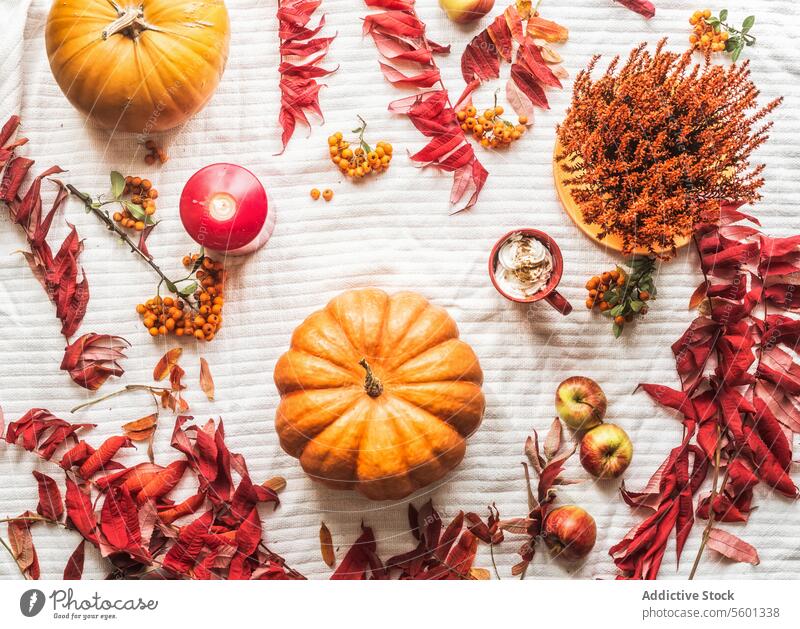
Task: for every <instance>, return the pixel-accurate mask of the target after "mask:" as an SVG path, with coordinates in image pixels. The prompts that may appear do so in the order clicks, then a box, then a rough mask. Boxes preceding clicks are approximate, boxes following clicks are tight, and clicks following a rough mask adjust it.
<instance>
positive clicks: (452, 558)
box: [320, 501, 503, 580]
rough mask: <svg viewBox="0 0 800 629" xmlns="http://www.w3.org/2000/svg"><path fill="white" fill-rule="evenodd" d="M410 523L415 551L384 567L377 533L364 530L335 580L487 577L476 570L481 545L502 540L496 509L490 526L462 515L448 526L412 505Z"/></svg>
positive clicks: (433, 511)
mask: <svg viewBox="0 0 800 629" xmlns="http://www.w3.org/2000/svg"><path fill="white" fill-rule="evenodd" d="M408 520H409V525H410V527H411V534H412V535H413V536H414V539H415V540H416V541H417V545H416V547H415V548H414V549H413V550H410V551H409V552H407V553H403V554H401V555H396V556H394V557H391V558H390V559H389V560H388V561H385V562H384V561H382V560H381V559H380V557H379V556H378V554H377V543H376V542H375V535H374V533H373V531H372V529H371V528H370V527H368V526H363V525H362V533H361V536H360V537H359V538H358V539H357V540H356V542H355V543H354V544H353V546H352V547H351V548H350V549H349V550H348V551H347V554H346V555H345V556H344V558H343V559H342V561H341V563H340V564H339V567H338V568H337V569H336V571H335V572H334V573H333V575H332V576H331V579H334V580H342V579H352V580H363V579H391V578H397V579H413V580H424V579H444V580H452V579H455V580H461V579H476V578H486V576H485V572H486V571H485V570H482V569H478V568H473V563H474V562H475V555H476V553H477V550H478V542H479V541H483V542H485V543H487V544H490V545H495V544H499V543H500V542H502V541H503V533H502V531H501V530H500V529H499V526H498V523H499V520H498V514H497V512H496V511H495V510H492V509H490V512H489V517H488V520H487V521H486V522H484V521H483V520H482V519H481V518H480V516H478V515H477V514H475V513H464V512H463V511H459V513H458V514H457V515H456V517H454V518H453V520H452V521H451V522H450V524H448V525H447V527H445V526H444V524H443V522H442V519H441V517H440V516H439V513H438V512H437V511H436V509H434V508H433V504H432V503H431V502H430V501H428V502H426V503H425V504H424V505H423V506H422V508H420V509H419V510H417V509H416V508H415V507H414V505H413V504H410V503H409V505H408ZM326 528H327V527H326ZM320 536H322V533H321V534H320ZM323 548H324V546H323ZM329 565H330V564H329ZM476 571H477V572H476Z"/></svg>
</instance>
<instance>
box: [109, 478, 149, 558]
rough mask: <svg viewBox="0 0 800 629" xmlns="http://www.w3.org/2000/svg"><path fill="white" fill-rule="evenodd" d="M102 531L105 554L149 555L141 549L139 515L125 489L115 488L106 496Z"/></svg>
mask: <svg viewBox="0 0 800 629" xmlns="http://www.w3.org/2000/svg"><path fill="white" fill-rule="evenodd" d="M99 524H100V531H101V533H102V534H103V542H104V544H103V545H102V546H106V545H107V547H106V549H105V550H104V552H103V554H104V555H108V554H113V553H116V552H125V553H129V554H130V555H131V556H133V557H137V558H139V557H143V556H146V555H147V553H146V551H144V550H143V549H142V548H141V542H142V536H141V531H140V530H139V514H138V510H137V507H136V504H135V503H134V501H133V498H131V494H130V492H129V491H128V490H127V489H126V488H125V487H124V486H122V487H115V488H113V489H112V490H111V491H109V492H108V493H107V494H106V499H105V502H104V503H103V508H102V510H101V511H100V522H99Z"/></svg>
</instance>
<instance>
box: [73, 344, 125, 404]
mask: <svg viewBox="0 0 800 629" xmlns="http://www.w3.org/2000/svg"><path fill="white" fill-rule="evenodd" d="M129 346H130V344H129V343H128V341H126V340H125V339H123V338H122V337H119V336H111V335H109V334H94V333H90V334H84V335H83V336H82V337H80V338H79V339H78V340H76V341H75V342H74V343H71V344H69V345H67V348H66V350H65V351H64V358H63V360H62V361H61V369H62V370H63V371H67V372H69V375H70V378H72V380H73V381H74V382H75V383H76V384H78V385H80V386H82V387H83V388H85V389H89V390H90V391H96V390H97V389H99V388H100V387H101V386H102V385H103V383H104V382H105V381H106V380H108V378H109V377H110V376H116V377H119V376H121V375H122V374H123V373H125V370H124V369H123V368H122V367H121V366H120V364H119V362H118V361H119V360H121V359H123V358H125V354H124V353H123V350H124V349H125V348H126V347H129Z"/></svg>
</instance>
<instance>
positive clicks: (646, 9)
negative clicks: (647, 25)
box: [616, 0, 656, 20]
mask: <svg viewBox="0 0 800 629" xmlns="http://www.w3.org/2000/svg"><path fill="white" fill-rule="evenodd" d="M616 1H617V2H619V3H620V4H621V5H622V6H624V7H627V8H629V9H630V10H631V11H635V12H636V13H638V14H639V15H642V16H644V17H645V18H647V19H648V20H649V19H650V18H651V17H653V16H654V15H655V14H656V8H655V7H654V6H653V3H652V2H650V1H649V0H616Z"/></svg>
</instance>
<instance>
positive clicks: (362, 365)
mask: <svg viewBox="0 0 800 629" xmlns="http://www.w3.org/2000/svg"><path fill="white" fill-rule="evenodd" d="M482 382H483V372H482V371H481V368H480V364H479V363H478V358H477V357H476V356H475V353H474V352H473V351H472V348H471V347H470V346H469V345H467V344H466V343H465V342H464V341H461V340H460V339H459V338H458V328H457V327H456V324H455V322H454V321H453V319H452V318H451V317H450V315H448V314H447V312H446V311H445V310H444V309H443V308H440V307H438V306H434V305H432V304H430V303H429V302H428V301H427V300H426V299H425V298H424V297H422V296H421V295H418V294H416V293H411V292H403V293H397V294H395V295H392V296H391V297H390V296H389V295H387V294H386V293H385V292H383V291H381V290H377V289H373V288H368V289H362V290H353V291H348V292H345V293H343V294H341V295H339V296H338V297H336V298H335V299H334V300H333V301H331V302H330V303H329V304H328V305H327V306H326V307H325V308H323V309H322V310H319V311H317V312H315V313H314V314H312V315H311V316H310V317H308V318H307V319H306V320H305V321H304V322H303V323H302V324H300V326H299V327H298V328H297V329H296V330H295V331H294V335H293V336H292V344H291V348H290V349H289V351H288V352H286V353H285V354H284V355H283V356H281V358H280V359H279V360H278V364H277V365H276V366H275V385H276V386H277V387H278V391H279V392H280V394H281V402H280V404H279V406H278V410H277V414H276V419H275V427H276V430H277V432H278V436H279V437H280V441H281V446H283V449H284V450H286V452H288V453H289V454H291V455H292V456H294V457H297V458H299V459H300V464H301V465H302V466H303V469H304V470H305V471H306V473H308V474H309V475H310V476H311V477H312V478H314V479H316V480H318V481H320V482H322V483H324V484H325V485H327V486H329V487H333V488H335V489H354V490H356V491H358V492H360V493H362V494H364V495H365V496H367V497H368V498H372V499H374V500H388V499H398V498H403V497H405V496H407V495H409V494H410V493H412V492H414V491H416V490H417V489H419V488H421V487H424V486H426V485H429V484H430V483H433V482H434V481H436V480H438V479H440V478H442V477H443V476H444V475H445V474H447V472H449V471H450V470H451V469H453V468H454V467H455V466H456V465H458V464H459V463H460V462H461V459H462V458H463V457H464V452H465V450H466V438H467V437H468V436H469V435H471V434H472V433H473V432H474V431H475V430H476V429H477V427H478V425H479V424H480V422H481V417H482V416H483V409H484V406H485V402H484V398H483V393H482V392H481V384H482Z"/></svg>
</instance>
